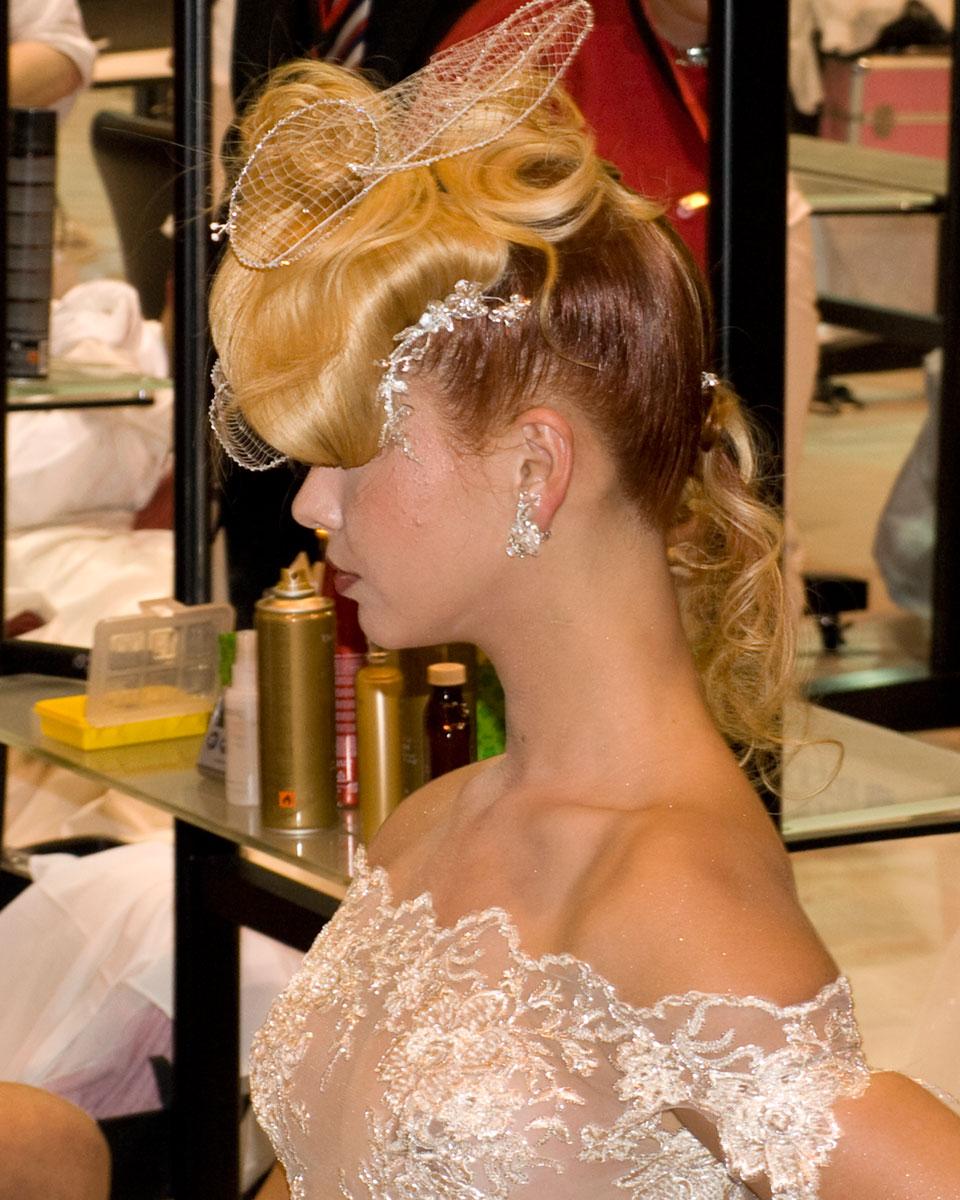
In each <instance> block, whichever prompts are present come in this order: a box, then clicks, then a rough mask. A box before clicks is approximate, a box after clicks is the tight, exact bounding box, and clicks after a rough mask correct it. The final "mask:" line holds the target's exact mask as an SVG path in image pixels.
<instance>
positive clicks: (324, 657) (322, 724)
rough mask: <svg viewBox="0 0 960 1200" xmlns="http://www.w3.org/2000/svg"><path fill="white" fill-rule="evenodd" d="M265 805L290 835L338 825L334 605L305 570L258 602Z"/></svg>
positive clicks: (272, 825) (266, 816)
mask: <svg viewBox="0 0 960 1200" xmlns="http://www.w3.org/2000/svg"><path fill="white" fill-rule="evenodd" d="M255 624H256V629H257V659H258V664H257V665H258V668H259V691H260V807H261V813H262V817H263V825H264V827H265V828H268V829H276V830H284V831H287V832H290V833H300V832H306V831H308V830H311V829H322V828H325V827H328V826H331V825H335V824H336V823H337V758H336V729H335V725H334V706H333V698H334V693H333V654H334V645H335V641H336V637H335V618H334V609H333V601H332V600H330V599H328V598H327V597H325V596H318V595H317V593H316V591H315V589H314V587H313V584H312V583H311V581H310V579H309V578H308V577H307V575H306V572H303V571H300V570H283V571H281V573H280V582H279V583H278V584H277V586H276V587H275V588H273V589H272V590H271V591H270V592H268V593H267V595H266V596H264V598H263V599H262V600H258V601H257V605H256V616H255Z"/></svg>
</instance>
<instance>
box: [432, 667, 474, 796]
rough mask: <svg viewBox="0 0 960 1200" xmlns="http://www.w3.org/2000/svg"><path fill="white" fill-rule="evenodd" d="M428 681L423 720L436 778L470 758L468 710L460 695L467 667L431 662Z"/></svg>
mask: <svg viewBox="0 0 960 1200" xmlns="http://www.w3.org/2000/svg"><path fill="white" fill-rule="evenodd" d="M427 682H428V683H429V684H430V699H429V700H428V701H427V708H426V713H425V714H424V724H425V730H426V735H427V752H428V755H429V762H430V778H431V779H437V778H438V777H439V776H440V775H446V773H447V772H448V771H455V770H456V769H457V768H458V767H465V766H466V765H467V764H468V763H469V762H470V742H471V721H470V710H469V709H468V708H467V705H466V704H465V703H464V699H463V687H464V684H465V683H466V682H467V668H466V667H465V666H464V665H463V663H453V662H442V663H432V664H431V666H430V667H429V668H428V669H427Z"/></svg>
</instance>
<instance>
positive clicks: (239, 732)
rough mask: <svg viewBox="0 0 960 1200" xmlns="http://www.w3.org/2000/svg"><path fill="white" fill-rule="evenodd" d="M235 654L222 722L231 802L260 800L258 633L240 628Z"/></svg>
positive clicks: (254, 803)
mask: <svg viewBox="0 0 960 1200" xmlns="http://www.w3.org/2000/svg"><path fill="white" fill-rule="evenodd" d="M235 644H236V658H235V659H234V661H233V673H232V676H231V679H230V683H229V685H228V687H227V688H226V689H225V690H224V693H223V723H224V730H225V740H226V744H227V770H226V789H227V803H228V804H245V805H257V804H259V803H260V746H259V743H258V740H257V738H258V727H259V721H258V716H259V699H258V694H257V635H256V633H255V631H254V630H252V629H241V630H240V631H239V632H238V633H237V635H236V643H235Z"/></svg>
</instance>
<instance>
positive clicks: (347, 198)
mask: <svg viewBox="0 0 960 1200" xmlns="http://www.w3.org/2000/svg"><path fill="white" fill-rule="evenodd" d="M592 24H593V12H592V9H591V8H590V5H589V3H587V0H531V2H530V3H528V4H524V5H522V6H521V7H520V8H518V9H517V11H516V12H514V13H512V14H511V15H510V16H509V17H508V18H507V19H506V20H505V21H502V22H501V23H500V24H499V25H496V26H494V27H493V29H491V30H488V31H487V32H486V33H482V34H478V35H477V36H476V37H473V38H470V39H469V40H467V41H465V42H459V43H458V44H457V45H455V46H451V47H450V48H449V49H447V50H444V51H442V52H441V53H440V54H437V55H435V56H434V57H433V58H432V59H431V60H430V62H429V63H428V64H427V65H426V66H425V67H424V68H423V69H422V70H420V71H417V72H416V74H414V75H411V76H409V78H407V79H404V80H401V81H400V83H398V84H395V85H394V86H393V87H390V88H387V89H386V90H385V91H382V92H378V93H376V94H375V95H373V96H371V97H370V98H369V99H367V100H364V101H363V102H362V103H358V102H356V101H353V100H342V99H333V98H326V99H321V100H316V101H314V102H313V103H311V104H307V105H304V106H303V107H302V108H298V109H295V110H294V111H293V112H291V113H288V114H287V115H286V116H285V117H283V118H281V119H280V120H279V121H277V123H276V124H275V125H273V126H272V127H271V128H270V129H269V130H268V131H267V133H266V134H264V136H263V137H262V138H261V139H260V141H259V142H258V143H257V145H256V147H255V148H254V150H253V153H252V154H251V155H250V157H249V159H248V160H247V162H246V164H245V166H244V167H243V169H242V170H241V172H240V175H239V177H238V178H237V182H236V184H235V185H234V188H233V191H232V192H231V194H230V204H229V209H228V214H227V220H226V222H225V223H224V224H223V225H222V226H216V227H215V232H214V236H220V234H222V233H224V232H226V233H227V234H228V235H229V237H230V244H231V246H232V248H233V252H234V253H235V254H236V256H237V258H238V259H239V260H240V262H242V263H243V264H244V265H246V266H248V267H254V268H258V269H268V268H273V267H280V266H285V265H287V264H289V263H291V262H293V261H294V260H296V259H298V258H300V257H302V256H303V255H304V254H306V253H307V251H308V250H309V249H310V247H311V245H313V244H314V242H315V241H316V239H317V238H319V237H322V236H323V235H324V234H326V233H329V232H330V230H331V229H333V228H334V227H335V226H336V225H337V224H338V223H339V222H340V221H341V220H343V219H344V217H345V216H347V215H348V214H349V212H350V210H351V209H352V208H353V206H354V205H355V204H357V202H358V201H360V200H361V199H362V198H363V197H364V196H365V195H366V194H367V193H368V192H369V191H370V189H371V188H373V187H375V186H376V185H377V184H378V183H379V182H380V181H381V180H382V179H385V178H386V177H387V176H388V175H392V174H395V173H397V172H398V171H405V170H410V169H412V168H415V167H424V166H428V165H429V164H430V163H434V162H438V161H439V160H440V159H443V158H451V157H453V156H454V155H457V154H463V153H465V152H467V151H469V150H475V149H479V148H480V147H482V146H486V145H489V144H490V143H491V142H494V141H496V140H497V139H498V138H500V137H502V136H503V135H504V134H506V133H507V132H509V130H511V129H513V128H514V127H515V126H517V125H519V124H520V122H521V121H523V120H524V118H525V117H527V116H528V115H529V114H530V113H531V112H532V111H533V110H534V109H535V108H537V106H538V105H540V104H541V103H542V102H543V101H544V99H545V98H546V97H547V96H548V95H549V94H550V92H551V90H552V89H553V87H554V85H555V84H556V82H557V80H558V78H559V77H560V75H561V74H562V73H563V71H564V70H565V69H566V68H567V66H569V64H570V62H571V61H572V59H573V58H574V56H575V55H576V53H577V50H578V49H579V48H580V45H581V43H582V42H583V40H584V39H585V38H586V36H587V34H588V33H589V32H590V29H591V27H592Z"/></svg>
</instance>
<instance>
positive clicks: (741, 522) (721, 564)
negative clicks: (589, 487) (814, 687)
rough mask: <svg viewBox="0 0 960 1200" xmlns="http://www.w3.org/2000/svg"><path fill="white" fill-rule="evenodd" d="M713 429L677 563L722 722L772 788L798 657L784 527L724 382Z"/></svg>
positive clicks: (694, 483) (686, 498) (677, 533)
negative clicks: (762, 489)
mask: <svg viewBox="0 0 960 1200" xmlns="http://www.w3.org/2000/svg"><path fill="white" fill-rule="evenodd" d="M704 428H705V434H706V437H705V442H704V445H703V448H702V450H701V454H700V463H699V465H698V467H697V469H696V470H695V471H694V472H693V473H692V475H691V476H690V478H689V479H688V481H687V485H686V488H685V489H684V493H683V496H682V498H681V504H680V511H679V513H678V520H677V523H676V525H675V526H674V528H673V530H672V532H671V537H670V545H669V556H670V563H671V568H672V570H673V573H674V576H675V579H676V582H677V588H678V592H679V596H680V602H681V610H682V613H683V618H684V624H685V627H686V630H687V636H688V638H689V641H690V645H691V648H692V650H693V655H694V658H695V661H696V664H697V667H698V670H699V672H700V676H701V679H702V680H703V687H704V691H705V693H706V698H707V702H708V704H709V706H710V709H711V711H712V713H713V717H714V720H715V721H716V722H717V725H718V726H719V728H720V730H721V732H722V733H723V734H724V735H725V736H726V737H727V739H728V740H729V741H730V742H731V743H732V744H733V745H734V747H735V748H736V749H737V750H738V753H739V757H740V762H741V765H743V766H744V767H746V768H748V769H749V770H750V771H751V773H752V774H753V775H754V776H755V777H757V778H759V779H760V780H762V781H763V782H764V783H766V784H768V785H772V784H775V779H774V778H773V776H774V775H775V774H776V767H775V766H771V763H773V762H776V761H778V758H779V756H778V755H777V756H776V757H774V752H776V751H779V749H780V748H781V747H782V745H783V736H782V711H783V705H784V702H785V700H786V699H787V696H788V694H789V692H790V686H791V679H792V668H793V663H794V656H795V631H794V626H793V623H792V621H791V620H790V614H789V611H788V605H787V603H786V597H785V589H784V580H783V574H782V570H781V556H782V551H783V526H782V522H781V520H780V517H779V515H778V513H777V512H776V510H774V509H773V508H771V507H770V505H769V504H768V503H767V501H766V500H764V499H763V498H762V497H761V494H760V484H761V476H760V472H759V469H758V462H759V455H758V441H757V435H756V432H755V429H754V428H753V426H752V423H751V422H750V421H749V419H748V417H747V414H746V413H745V412H744V410H743V408H742V406H741V404H740V401H739V399H738V398H737V396H736V395H735V394H734V393H733V392H732V391H731V390H730V389H729V388H727V387H725V386H724V385H723V384H722V383H718V384H717V385H716V387H715V388H714V389H713V403H712V406H711V410H710V412H709V413H708V416H707V420H706V422H705V426H704Z"/></svg>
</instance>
